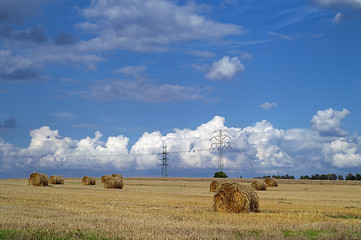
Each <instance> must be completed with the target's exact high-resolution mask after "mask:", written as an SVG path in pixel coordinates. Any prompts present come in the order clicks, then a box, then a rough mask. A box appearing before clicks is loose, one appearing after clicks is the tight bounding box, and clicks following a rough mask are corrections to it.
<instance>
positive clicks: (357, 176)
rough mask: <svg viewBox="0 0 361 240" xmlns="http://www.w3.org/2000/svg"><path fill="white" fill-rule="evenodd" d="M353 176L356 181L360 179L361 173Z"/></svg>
mask: <svg viewBox="0 0 361 240" xmlns="http://www.w3.org/2000/svg"><path fill="white" fill-rule="evenodd" d="M355 178H356V180H357V181H361V175H360V174H359V173H356V176H355Z"/></svg>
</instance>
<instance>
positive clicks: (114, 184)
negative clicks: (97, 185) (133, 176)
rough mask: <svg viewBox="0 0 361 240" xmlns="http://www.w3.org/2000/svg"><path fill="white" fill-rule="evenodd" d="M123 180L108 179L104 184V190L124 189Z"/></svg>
mask: <svg viewBox="0 0 361 240" xmlns="http://www.w3.org/2000/svg"><path fill="white" fill-rule="evenodd" d="M123 186H124V184H123V180H122V179H120V178H115V177H110V178H106V179H105V182H104V188H108V189H109V188H112V189H123Z"/></svg>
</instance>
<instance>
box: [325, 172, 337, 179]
mask: <svg viewBox="0 0 361 240" xmlns="http://www.w3.org/2000/svg"><path fill="white" fill-rule="evenodd" d="M327 179H328V180H337V176H336V174H334V173H332V174H327Z"/></svg>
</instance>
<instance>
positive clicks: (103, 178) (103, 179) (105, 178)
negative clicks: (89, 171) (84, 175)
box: [101, 175, 112, 183]
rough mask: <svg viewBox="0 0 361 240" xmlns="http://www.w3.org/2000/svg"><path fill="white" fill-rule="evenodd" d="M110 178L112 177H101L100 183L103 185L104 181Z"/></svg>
mask: <svg viewBox="0 0 361 240" xmlns="http://www.w3.org/2000/svg"><path fill="white" fill-rule="evenodd" d="M111 177H112V175H103V176H102V177H101V181H102V183H105V181H106V180H107V179H108V178H111Z"/></svg>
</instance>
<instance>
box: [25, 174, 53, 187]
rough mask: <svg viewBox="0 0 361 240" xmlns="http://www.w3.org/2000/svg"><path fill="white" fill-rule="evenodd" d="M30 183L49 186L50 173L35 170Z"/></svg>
mask: <svg viewBox="0 0 361 240" xmlns="http://www.w3.org/2000/svg"><path fill="white" fill-rule="evenodd" d="M29 184H30V185H33V186H48V185H49V178H48V175H46V174H44V173H38V172H33V173H32V174H31V175H30V177H29Z"/></svg>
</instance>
